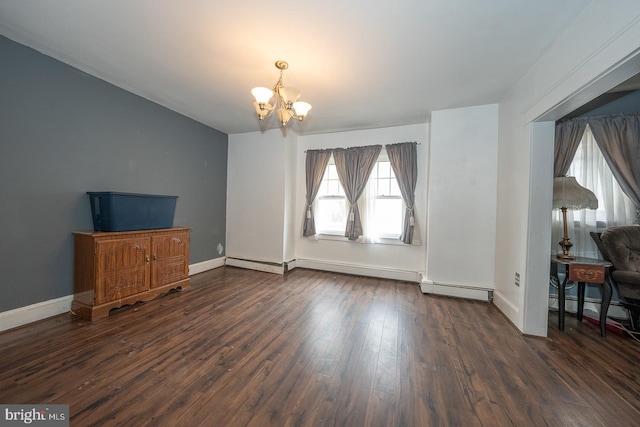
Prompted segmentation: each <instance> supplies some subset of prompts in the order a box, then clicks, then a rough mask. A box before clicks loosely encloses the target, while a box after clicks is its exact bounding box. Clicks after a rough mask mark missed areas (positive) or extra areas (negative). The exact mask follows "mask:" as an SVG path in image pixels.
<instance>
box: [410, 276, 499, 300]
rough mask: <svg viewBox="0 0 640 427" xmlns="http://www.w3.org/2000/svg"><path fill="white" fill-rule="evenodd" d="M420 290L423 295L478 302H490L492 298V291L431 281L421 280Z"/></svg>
mask: <svg viewBox="0 0 640 427" xmlns="http://www.w3.org/2000/svg"><path fill="white" fill-rule="evenodd" d="M420 290H422V293H425V294H435V295H443V296H448V297H455V298H467V299H474V300H479V301H491V300H492V298H493V289H488V288H482V287H476V286H465V285H455V284H451V283H437V282H432V281H431V280H422V283H420Z"/></svg>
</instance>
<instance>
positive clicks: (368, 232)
mask: <svg viewBox="0 0 640 427" xmlns="http://www.w3.org/2000/svg"><path fill="white" fill-rule="evenodd" d="M358 203H359V209H360V217H361V218H362V222H363V228H364V233H365V241H376V240H377V239H378V238H392V239H397V238H398V237H399V236H400V234H401V233H402V226H403V221H404V202H403V200H402V195H401V194H400V188H399V187H398V182H397V181H396V177H395V175H394V173H393V169H392V168H391V163H390V162H389V160H388V159H387V156H386V153H385V152H384V150H383V151H382V153H381V154H380V157H379V158H378V162H377V163H376V165H375V166H374V168H373V171H372V172H371V176H370V177H369V181H368V182H367V188H366V190H365V191H364V192H363V194H362V196H361V197H360V200H359V202H358ZM348 215H349V203H348V202H347V198H346V196H345V194H344V190H343V189H342V185H341V184H340V180H339V179H338V173H337V171H336V166H335V163H334V160H333V156H332V157H331V160H329V165H328V166H327V170H326V171H325V174H324V177H323V178H322V183H321V184H320V189H319V190H318V195H317V197H316V201H315V220H316V230H317V231H318V233H319V234H325V235H326V234H333V235H339V236H342V235H344V231H345V228H346V226H347V216H348Z"/></svg>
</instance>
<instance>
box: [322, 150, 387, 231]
mask: <svg viewBox="0 0 640 427" xmlns="http://www.w3.org/2000/svg"><path fill="white" fill-rule="evenodd" d="M381 149H382V145H371V146H366V147H352V148H336V149H335V150H333V159H334V160H335V162H336V172H337V173H338V179H339V180H340V184H342V188H343V189H344V193H345V195H346V197H347V201H348V202H349V205H350V207H349V217H348V219H347V228H346V230H345V233H344V236H345V237H347V238H348V239H349V240H357V239H358V237H360V236H361V235H362V222H361V220H360V211H359V210H358V203H357V202H358V199H359V198H360V196H361V195H362V192H363V191H364V188H365V186H366V184H367V181H368V180H369V175H371V171H372V170H373V166H374V165H375V164H376V161H377V160H378V155H379V154H380V150H381Z"/></svg>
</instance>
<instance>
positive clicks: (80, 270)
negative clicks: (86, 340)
mask: <svg viewBox="0 0 640 427" xmlns="http://www.w3.org/2000/svg"><path fill="white" fill-rule="evenodd" d="M189 231H190V229H189V228H186V227H174V228H167V229H162V230H141V231H122V232H75V233H73V235H74V299H73V303H72V305H71V310H72V311H73V312H74V313H75V314H77V315H79V316H82V317H85V318H87V319H91V320H96V319H100V318H103V317H107V316H108V315H109V311H110V310H111V309H113V308H118V307H122V306H124V305H127V304H134V303H136V302H138V301H149V300H151V299H153V298H156V297H157V296H158V295H160V294H163V293H166V292H168V291H169V290H171V289H175V288H180V289H186V288H188V287H189V286H190V285H191V281H190V279H189Z"/></svg>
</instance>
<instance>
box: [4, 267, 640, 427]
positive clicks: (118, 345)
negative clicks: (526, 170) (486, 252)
mask: <svg viewBox="0 0 640 427" xmlns="http://www.w3.org/2000/svg"><path fill="white" fill-rule="evenodd" d="M549 325H550V326H549V337H548V338H535V337H527V336H522V335H521V334H520V333H519V332H518V331H517V330H516V329H515V328H514V327H513V326H512V325H511V324H510V323H509V322H508V321H507V320H506V318H505V317H504V316H503V315H502V314H501V313H500V312H499V310H498V309H496V307H495V306H493V305H492V304H490V303H486V302H478V301H468V300H462V299H453V298H446V297H438V296H430V295H424V294H422V293H421V292H420V289H419V287H418V285H417V284H415V283H408V282H399V281H392V280H384V279H376V278H365V277H356V276H349V275H343V274H335V273H328V272H319V271H312V270H304V269H295V270H293V271H291V272H289V273H287V274H286V275H284V276H281V275H276V274H269V273H261V272H255V271H250V270H242V269H238V268H233V267H221V268H218V269H215V270H211V271H209V272H206V273H201V274H199V275H195V276H193V277H192V287H191V289H190V290H187V291H185V292H172V293H169V294H168V295H165V296H163V297H160V298H158V299H156V300H153V301H150V302H147V303H144V304H137V305H134V306H131V307H126V308H123V309H119V310H115V311H112V312H111V315H110V316H109V318H107V319H104V320H101V321H97V322H93V323H92V322H89V321H86V320H82V319H79V318H76V317H74V316H73V315H71V314H64V315H60V316H56V317H53V318H50V319H47V320H44V321H40V322H36V323H33V324H30V325H26V326H24V327H20V328H17V329H14V330H11V331H7V332H5V333H2V334H0V403H5V404H7V403H20V404H41V403H50V404H54V403H57V404H68V405H70V415H71V425H72V426H115V425H127V426H146V425H156V426H465V427H466V426H545V425H548V426H632V425H640V344H639V343H637V342H635V341H633V340H631V339H629V338H624V337H621V336H619V335H615V334H608V335H607V337H606V338H602V337H601V336H600V335H599V330H598V326H597V325H593V324H590V323H587V322H583V323H579V322H577V321H576V319H575V316H571V315H569V316H568V318H567V319H566V325H565V331H564V332H560V331H558V329H557V314H555V313H550V315H549Z"/></svg>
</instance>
